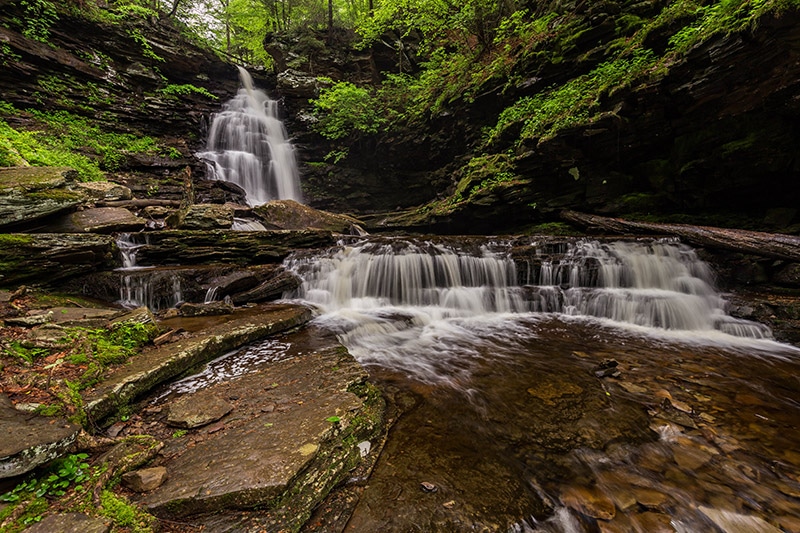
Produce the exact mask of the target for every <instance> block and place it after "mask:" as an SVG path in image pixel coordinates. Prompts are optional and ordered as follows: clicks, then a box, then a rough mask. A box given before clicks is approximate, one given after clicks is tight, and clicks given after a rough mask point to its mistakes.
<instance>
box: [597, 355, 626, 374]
mask: <svg viewBox="0 0 800 533" xmlns="http://www.w3.org/2000/svg"><path fill="white" fill-rule="evenodd" d="M618 365H619V363H618V362H617V361H615V360H614V359H606V360H604V361H603V362H601V363H600V364H599V365H597V366H596V367H595V368H594V375H595V377H598V378H607V377H614V378H618V377H619V376H620V375H621V374H620V372H619V370H618V369H617V366H618Z"/></svg>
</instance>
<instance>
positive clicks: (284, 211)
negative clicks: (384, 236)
mask: <svg viewBox="0 0 800 533" xmlns="http://www.w3.org/2000/svg"><path fill="white" fill-rule="evenodd" d="M253 214H254V215H256V216H257V217H258V218H259V219H260V220H261V221H262V223H263V224H264V226H265V227H266V228H267V229H293V230H299V229H320V230H327V231H333V232H335V233H344V234H347V235H350V234H353V229H354V226H363V223H362V222H361V221H360V220H358V219H356V218H353V217H350V216H347V215H339V214H336V213H329V212H327V211H320V210H318V209H314V208H313V207H309V206H307V205H303V204H301V203H299V202H295V201H294V200H274V201H272V202H267V203H266V204H264V205H260V206H258V207H255V208H253Z"/></svg>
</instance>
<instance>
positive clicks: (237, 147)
mask: <svg viewBox="0 0 800 533" xmlns="http://www.w3.org/2000/svg"><path fill="white" fill-rule="evenodd" d="M239 77H240V78H241V81H242V85H243V87H242V88H241V89H240V90H239V93H238V94H237V95H236V96H235V97H234V98H233V99H232V100H230V101H229V102H227V103H226V104H225V105H224V106H223V109H222V111H221V112H220V113H218V114H216V115H215V116H214V120H213V121H212V124H211V129H210V131H209V134H208V142H207V146H206V151H205V152H201V153H199V154H198V157H200V158H201V159H204V160H205V161H206V162H207V164H208V168H209V175H210V176H212V177H213V178H214V179H218V180H224V181H229V182H232V183H235V184H237V185H239V186H240V187H242V188H243V189H244V190H245V191H246V192H247V201H248V203H249V204H250V205H261V204H263V203H266V202H268V201H270V200H298V201H299V200H300V199H301V196H300V174H299V171H298V169H297V161H296V158H295V153H294V147H293V146H292V144H291V143H290V142H289V139H288V135H287V133H286V128H285V127H284V125H283V122H281V120H280V119H279V118H278V103H277V102H276V101H274V100H271V99H270V98H269V97H268V96H267V95H266V94H265V93H264V92H262V91H260V90H258V89H256V88H255V87H254V86H253V79H252V78H251V77H250V74H249V73H248V72H247V71H246V70H245V69H243V68H242V67H239Z"/></svg>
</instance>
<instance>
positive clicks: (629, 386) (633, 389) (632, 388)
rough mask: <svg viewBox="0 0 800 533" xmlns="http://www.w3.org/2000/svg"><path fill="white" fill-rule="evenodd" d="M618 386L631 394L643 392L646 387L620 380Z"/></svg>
mask: <svg viewBox="0 0 800 533" xmlns="http://www.w3.org/2000/svg"><path fill="white" fill-rule="evenodd" d="M619 386H620V387H622V388H623V389H625V390H626V391H627V392H630V393H631V394H644V393H646V392H647V389H646V388H644V387H642V386H641V385H636V384H635V383H630V382H627V381H621V382H620V383H619Z"/></svg>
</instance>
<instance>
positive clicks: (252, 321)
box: [85, 304, 311, 420]
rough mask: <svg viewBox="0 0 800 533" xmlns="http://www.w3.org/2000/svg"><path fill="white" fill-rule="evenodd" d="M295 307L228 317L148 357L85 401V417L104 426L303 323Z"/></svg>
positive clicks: (305, 314)
mask: <svg viewBox="0 0 800 533" xmlns="http://www.w3.org/2000/svg"><path fill="white" fill-rule="evenodd" d="M310 318H311V311H310V310H309V309H308V308H306V307H302V306H299V305H288V304H287V305H272V306H261V307H254V308H251V309H247V310H243V311H242V312H240V313H238V314H233V315H230V320H228V321H227V322H224V323H222V324H217V325H216V326H213V327H211V328H209V329H208V330H206V331H204V332H202V333H199V334H197V335H196V336H194V337H190V338H187V339H184V340H182V341H180V342H177V343H174V344H168V345H165V346H162V347H160V348H156V349H154V350H150V351H146V352H144V353H142V354H140V355H137V356H136V357H134V358H133V359H132V360H131V362H130V363H129V364H127V365H125V366H122V367H119V368H118V369H117V370H116V371H115V372H114V373H112V374H111V375H110V376H108V377H107V379H105V380H104V381H103V382H102V383H100V384H99V385H98V386H97V387H96V388H95V389H93V390H92V391H90V392H89V393H88V394H87V396H86V397H85V402H86V403H85V405H86V411H87V413H88V414H89V415H90V416H91V417H92V418H93V419H94V420H102V419H103V418H105V417H107V416H108V415H110V414H112V413H113V412H115V411H116V410H117V409H118V408H120V407H122V406H124V405H127V404H128V403H129V402H131V401H133V399H134V398H136V397H137V396H139V395H141V394H144V393H145V392H148V391H150V390H152V389H153V388H154V387H156V386H158V385H159V384H161V383H163V382H165V381H167V380H169V379H172V378H174V377H176V376H178V375H179V374H181V373H183V372H186V371H187V370H189V369H190V368H192V367H195V366H197V365H200V364H202V363H205V362H207V361H210V360H212V359H214V358H216V357H219V356H221V355H223V354H225V353H227V352H229V351H231V350H234V349H236V348H238V347H240V346H243V345H245V344H249V343H251V342H255V341H257V340H260V339H262V338H264V337H266V336H268V335H272V334H275V333H278V332H280V331H285V330H287V329H289V328H292V327H295V326H298V325H300V324H303V323H305V322H307V321H308V320H309V319H310Z"/></svg>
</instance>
